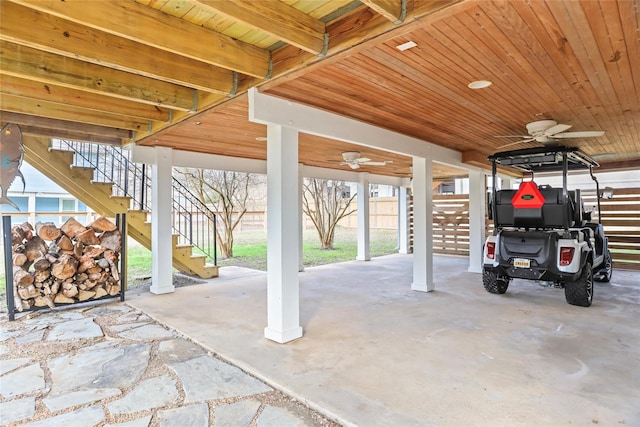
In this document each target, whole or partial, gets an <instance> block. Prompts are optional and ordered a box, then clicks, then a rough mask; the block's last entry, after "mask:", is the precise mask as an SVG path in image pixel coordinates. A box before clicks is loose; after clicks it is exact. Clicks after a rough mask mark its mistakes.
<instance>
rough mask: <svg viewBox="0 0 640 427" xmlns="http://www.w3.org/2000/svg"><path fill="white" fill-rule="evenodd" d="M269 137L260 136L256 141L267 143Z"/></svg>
mask: <svg viewBox="0 0 640 427" xmlns="http://www.w3.org/2000/svg"><path fill="white" fill-rule="evenodd" d="M266 140H267V137H266V136H259V137H257V138H256V141H266Z"/></svg>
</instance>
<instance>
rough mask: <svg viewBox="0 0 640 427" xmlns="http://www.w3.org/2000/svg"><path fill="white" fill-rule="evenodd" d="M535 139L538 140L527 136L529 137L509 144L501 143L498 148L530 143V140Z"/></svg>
mask: <svg viewBox="0 0 640 427" xmlns="http://www.w3.org/2000/svg"><path fill="white" fill-rule="evenodd" d="M535 140H536V139H535V138H527V139H523V140H520V141H516V142H510V143H509V144H504V145H501V146H499V147H498V148H500V149H502V148H507V147H511V146H513V145H518V144H524V143H528V142H534V141H535Z"/></svg>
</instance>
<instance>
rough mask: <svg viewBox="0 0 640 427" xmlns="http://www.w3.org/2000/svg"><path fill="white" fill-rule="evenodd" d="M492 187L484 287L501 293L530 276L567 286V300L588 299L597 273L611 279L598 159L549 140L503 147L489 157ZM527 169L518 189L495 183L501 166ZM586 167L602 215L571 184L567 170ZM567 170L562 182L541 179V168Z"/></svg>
mask: <svg viewBox="0 0 640 427" xmlns="http://www.w3.org/2000/svg"><path fill="white" fill-rule="evenodd" d="M489 160H490V161H491V163H492V174H493V188H492V190H491V194H490V197H489V206H488V207H489V209H488V212H489V219H492V220H493V222H494V226H495V227H494V231H493V234H492V235H491V236H489V237H488V238H487V240H486V242H485V245H484V260H483V273H482V281H483V284H484V288H485V289H486V290H487V291H488V292H491V293H494V294H503V293H505V292H506V291H507V288H508V287H509V282H510V281H511V280H512V279H528V280H534V281H538V282H542V283H544V284H552V285H553V286H555V287H559V288H564V294H565V298H566V300H567V302H568V303H569V304H572V305H578V306H583V307H589V306H590V305H591V302H592V300H593V281H594V280H598V281H602V282H608V281H609V280H610V279H611V274H612V261H611V252H610V251H609V249H608V246H607V238H606V237H605V235H604V230H603V227H602V224H601V223H600V222H601V221H600V218H601V215H600V197H602V195H601V194H600V187H599V185H598V180H597V179H596V177H595V176H594V175H593V168H594V167H598V166H599V165H598V163H597V162H596V161H595V160H593V159H591V158H590V157H589V156H587V155H585V154H583V153H582V152H580V151H579V150H578V149H577V148H569V147H563V146H558V145H555V146H546V147H540V148H531V149H524V150H514V151H504V152H500V153H496V154H494V155H492V156H490V157H489ZM498 165H500V166H504V167H510V168H514V169H517V170H520V171H522V172H526V173H530V174H531V179H530V180H528V179H523V181H522V183H521V184H520V188H519V189H518V190H512V189H501V190H497V189H496V182H497V179H496V170H497V166H498ZM579 169H588V170H589V174H590V175H591V178H592V179H593V181H594V182H595V184H596V191H597V195H598V222H592V220H591V212H585V210H584V204H583V202H582V198H581V196H580V190H572V191H569V190H567V174H568V173H569V171H570V170H579ZM552 171H562V188H552V187H550V186H538V185H536V183H535V182H534V180H533V179H534V174H535V173H537V172H552Z"/></svg>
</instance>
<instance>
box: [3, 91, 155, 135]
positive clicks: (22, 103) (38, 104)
mask: <svg viewBox="0 0 640 427" xmlns="http://www.w3.org/2000/svg"><path fill="white" fill-rule="evenodd" d="M0 110H5V111H12V112H14V113H21V114H30V115H33V116H39V117H48V118H51V119H58V120H68V121H74V122H80V123H89V124H93V125H98V126H107V127H114V128H119V129H130V130H136V131H137V130H140V129H144V128H146V127H148V121H145V120H139V119H135V118H130V117H126V116H121V115H119V114H112V113H104V112H100V111H95V110H87V109H81V108H77V107H71V106H68V105H64V104H57V103H53V102H47V101H41V100H36V99H29V98H22V97H18V96H14V95H2V98H0Z"/></svg>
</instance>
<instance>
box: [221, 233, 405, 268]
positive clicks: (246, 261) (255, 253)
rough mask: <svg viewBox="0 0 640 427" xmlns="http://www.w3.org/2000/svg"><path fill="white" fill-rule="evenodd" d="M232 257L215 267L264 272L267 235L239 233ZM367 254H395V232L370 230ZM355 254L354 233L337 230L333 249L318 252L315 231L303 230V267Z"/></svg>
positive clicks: (344, 258) (355, 242) (318, 243)
mask: <svg viewBox="0 0 640 427" xmlns="http://www.w3.org/2000/svg"><path fill="white" fill-rule="evenodd" d="M235 239H236V243H235V245H234V248H233V255H234V256H233V258H229V259H222V260H221V259H219V260H218V265H220V266H227V265H235V266H240V267H248V268H254V269H256V270H263V271H265V270H266V269H267V233H266V232H265V231H253V232H242V233H239V234H238V235H237V236H236V237H235ZM369 240H370V254H371V256H372V257H375V256H381V255H388V254H392V253H395V252H397V250H396V248H397V246H398V233H397V232H396V231H395V230H371V233H370V236H369ZM357 254H358V237H357V231H356V230H355V229H350V228H338V230H337V231H336V237H335V240H334V249H332V250H323V249H320V242H319V240H318V236H317V234H316V232H315V230H306V231H305V233H304V239H303V263H304V266H305V267H312V266H314V265H323V264H331V263H335V262H343V261H352V260H354V259H355V258H356V255H357Z"/></svg>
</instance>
